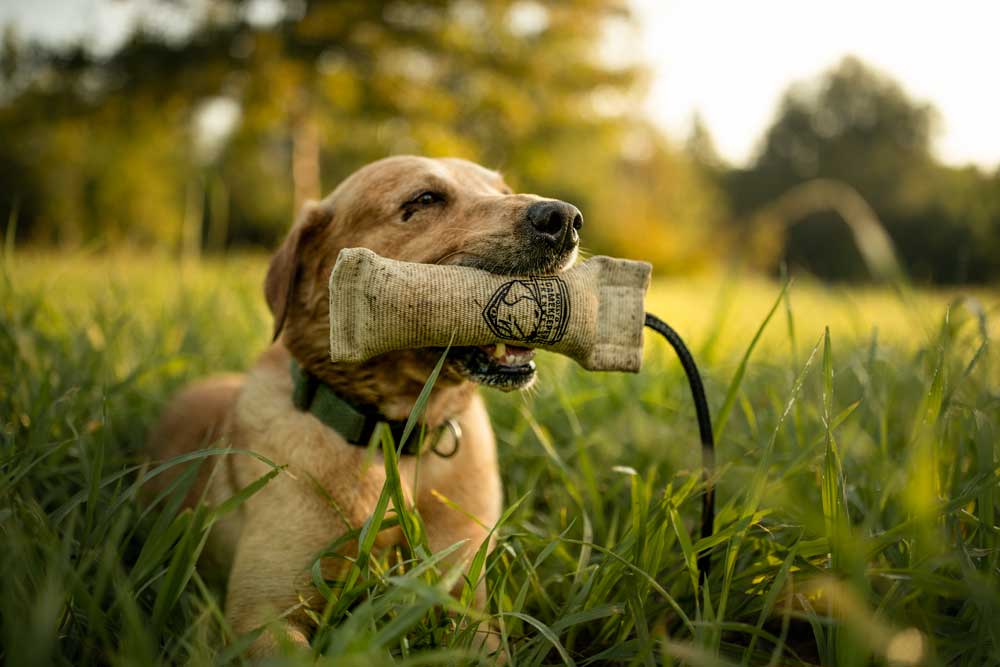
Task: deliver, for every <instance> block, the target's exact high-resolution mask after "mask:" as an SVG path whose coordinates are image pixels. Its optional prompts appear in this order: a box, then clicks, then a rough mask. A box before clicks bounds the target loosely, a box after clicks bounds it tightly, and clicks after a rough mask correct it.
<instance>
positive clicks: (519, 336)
mask: <svg viewBox="0 0 1000 667" xmlns="http://www.w3.org/2000/svg"><path fill="white" fill-rule="evenodd" d="M569 314H570V303H569V291H568V290H567V288H566V283H565V282H563V280H562V279H561V278H557V277H555V276H549V277H545V278H519V279H518V280H511V281H510V282H506V283H504V284H503V285H501V286H500V287H499V288H497V291H496V292H494V293H493V296H492V297H490V300H489V302H488V303H487V304H486V308H484V309H483V318H484V319H485V320H486V324H487V325H488V326H489V327H490V330H491V331H492V332H493V333H494V334H496V335H497V337H499V338H502V339H504V340H509V341H516V342H524V343H532V342H534V343H540V344H549V345H551V344H553V343H558V342H559V341H560V340H562V337H563V334H565V333H566V325H567V324H569Z"/></svg>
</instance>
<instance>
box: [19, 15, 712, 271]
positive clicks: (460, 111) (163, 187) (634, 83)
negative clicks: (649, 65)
mask: <svg viewBox="0 0 1000 667" xmlns="http://www.w3.org/2000/svg"><path fill="white" fill-rule="evenodd" d="M182 7H188V11H190V12H195V15H193V16H192V17H191V18H190V20H189V21H188V23H189V24H190V25H191V26H193V27H192V28H191V30H190V31H189V32H188V33H185V34H181V35H177V34H175V33H171V34H169V35H167V34H164V33H161V32H156V31H155V30H153V29H152V28H151V27H147V29H145V30H141V31H138V32H136V33H135V34H134V35H133V36H132V37H131V39H130V40H129V41H128V43H127V44H125V45H124V46H123V47H122V48H121V49H120V50H118V51H117V52H116V53H114V54H112V55H111V56H110V57H107V58H101V57H97V56H94V55H93V54H91V53H90V52H88V51H87V50H86V49H83V48H77V49H75V50H73V51H72V52H68V53H62V54H60V53H50V52H43V51H39V50H37V49H34V50H30V54H31V57H30V58H27V59H25V58H19V59H12V61H13V62H16V63H17V65H16V67H17V68H18V69H19V70H20V72H21V73H20V74H18V75H14V78H15V79H17V80H18V81H19V82H21V83H20V84H19V87H18V89H17V90H16V92H15V93H14V94H12V95H11V96H10V97H8V99H7V100H6V104H4V105H3V107H2V108H0V133H2V135H3V136H5V137H7V136H9V137H11V138H12V140H11V141H9V142H8V141H4V142H3V146H2V147H0V191H2V192H5V193H13V194H14V196H17V197H19V198H20V200H21V206H20V216H21V222H22V223H23V224H21V228H22V229H23V230H24V232H25V234H26V235H28V236H29V237H31V238H33V239H38V240H46V241H56V242H67V243H73V242H78V241H80V240H84V239H90V238H95V237H101V238H106V239H109V240H111V241H116V240H130V241H138V242H141V243H146V242H149V241H158V242H160V243H168V244H190V242H191V241H192V239H194V241H195V245H196V246H197V245H200V243H199V242H200V241H201V239H202V238H211V239H212V245H219V244H220V243H233V242H237V243H239V242H250V243H263V244H271V243H273V242H274V241H275V240H276V239H277V238H278V237H279V236H280V235H281V234H282V233H283V232H284V230H285V229H286V228H287V225H288V220H289V219H290V218H291V215H292V211H293V210H295V209H297V207H298V205H299V204H300V203H301V201H302V199H304V198H306V197H316V196H319V195H321V194H322V193H323V192H324V191H326V190H329V189H330V188H332V187H333V186H334V185H335V184H336V183H337V182H338V181H339V180H341V179H342V178H343V177H344V176H346V175H347V174H348V173H350V172H351V171H353V170H354V169H356V168H358V167H359V166H361V165H362V164H364V163H366V162H369V161H371V160H374V159H377V158H379V157H383V156H385V155H389V154H394V153H421V154H428V155H457V156H461V157H466V158H469V159H472V160H476V161H479V162H482V163H484V164H486V165H489V166H491V167H495V168H500V169H501V170H503V171H505V172H507V173H508V174H509V175H510V177H511V180H513V181H515V185H517V186H518V187H519V188H520V189H523V190H526V191H535V192H539V193H542V194H545V195H548V196H553V197H561V198H564V199H568V200H570V201H572V202H574V203H576V204H577V205H578V206H579V207H580V208H581V209H582V210H583V211H584V213H585V215H586V216H587V217H588V229H587V232H588V233H587V234H586V235H585V240H589V239H592V243H591V247H592V248H593V249H595V250H600V251H604V252H616V253H621V254H632V255H634V256H642V257H647V258H650V259H653V260H657V261H661V262H669V263H670V265H671V267H672V268H674V267H679V266H680V265H681V264H682V262H681V258H682V256H683V251H684V250H685V249H686V248H693V247H696V246H697V238H698V236H699V234H705V233H707V231H708V230H709V229H710V228H711V226H712V225H711V223H712V222H714V220H708V221H706V220H705V219H704V218H703V216H705V215H708V214H712V215H714V212H715V211H716V210H717V208H715V204H714V203H713V202H717V199H718V195H717V194H715V192H716V191H715V190H713V189H712V187H713V186H712V184H711V183H710V182H708V180H706V179H701V178H699V177H698V175H697V174H696V173H695V172H694V171H693V170H692V168H691V167H690V165H689V164H688V161H687V159H686V158H685V157H684V156H683V155H682V154H680V153H677V152H675V151H673V150H671V149H670V148H669V147H668V146H667V145H666V143H665V142H664V141H663V140H662V138H660V137H659V136H658V135H657V134H656V133H655V132H654V131H653V130H651V128H649V127H647V126H646V125H645V124H644V122H642V121H641V120H639V119H638V118H637V116H636V115H635V112H634V109H635V108H636V107H637V104H636V102H637V100H638V96H639V95H640V94H641V82H642V76H641V74H642V72H641V69H640V68H638V67H637V66H635V65H624V66H623V65H620V64H612V63H610V62H608V61H607V60H602V59H601V57H600V56H599V52H600V49H599V48H598V45H599V44H600V43H601V40H602V37H603V34H604V31H605V30H607V29H608V27H609V25H612V24H621V25H625V26H626V27H628V26H631V23H630V21H631V19H630V17H629V14H628V11H627V5H626V2H625V0H565V1H563V2H560V3H545V4H543V3H539V2H532V1H528V0H516V1H511V0H496V1H493V2H482V1H477V0H455V1H446V0H422V1H416V0H414V1H406V0H373V1H372V2H364V3H358V2H347V1H346V0H326V1H321V0H310V1H309V2H304V1H298V2H296V1H292V0H289V1H288V2H285V3H282V2H277V0H275V1H274V2H262V1H260V0H256V1H251V2H240V1H236V0H215V1H214V2H211V3H208V4H206V5H204V6H202V5H192V6H190V7H189V6H187V5H182ZM197 7H204V10H203V11H202V10H198V9H197ZM198 12H200V13H198ZM631 27H632V28H634V26H631ZM5 62H6V60H5ZM211 101H228V102H229V104H230V105H231V106H235V108H237V109H238V113H237V114H235V116H236V120H235V121H234V127H232V128H231V133H230V131H229V130H228V129H227V130H226V131H225V132H223V131H222V130H218V129H217V131H218V132H219V133H220V134H225V136H226V138H225V141H223V142H216V143H217V144H218V145H217V146H216V147H215V149H214V150H206V149H205V146H204V144H205V143H206V142H209V143H211V141H210V140H211V136H208V137H207V138H206V136H205V134H206V133H205V132H199V131H196V129H197V128H198V127H203V128H209V130H211V128H213V127H216V126H218V125H220V123H217V122H213V120H212V114H216V115H217V114H218V113H219V111H218V109H220V108H222V109H224V108H225V106H226V105H225V104H222V105H221V106H220V104H218V103H217V104H210V103H209V102H211ZM213 109H215V111H213ZM230 115H233V114H230ZM208 135H211V131H209V132H208ZM640 183H642V184H645V186H647V187H643V186H640V185H639V184H640ZM4 203H5V204H8V205H9V203H8V202H4ZM185 221H186V222H185ZM626 229H627V230H628V232H627V233H625V231H624V230H626ZM691 230H695V231H691ZM685 238H687V239H690V242H689V243H687V244H685V242H683V241H682V240H683V239H685ZM654 239H656V240H658V242H657V243H650V241H652V240H654Z"/></svg>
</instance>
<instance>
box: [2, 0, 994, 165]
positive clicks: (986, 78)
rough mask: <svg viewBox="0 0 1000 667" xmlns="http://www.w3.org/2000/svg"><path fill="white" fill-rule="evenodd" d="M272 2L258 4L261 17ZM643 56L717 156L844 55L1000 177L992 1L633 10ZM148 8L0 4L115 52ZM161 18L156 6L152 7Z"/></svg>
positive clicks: (948, 153) (687, 123) (662, 101)
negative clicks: (896, 89)
mask: <svg viewBox="0 0 1000 667" xmlns="http://www.w3.org/2000/svg"><path fill="white" fill-rule="evenodd" d="M268 2H269V0H261V1H259V2H258V3H257V4H259V5H261V6H262V7H266V6H267V4H268ZM631 3H632V5H633V7H634V9H635V12H636V19H637V26H638V29H639V37H640V39H639V41H638V44H637V46H636V48H637V50H638V54H637V55H638V56H639V57H640V58H641V59H643V60H644V61H645V62H646V64H647V65H648V66H649V67H650V70H651V74H652V78H651V81H650V88H649V94H648V97H647V100H646V105H645V110H646V113H647V114H648V115H649V116H650V117H651V118H652V119H653V120H654V121H655V122H656V123H657V124H658V125H660V126H661V127H662V128H664V130H665V131H666V132H667V133H668V134H669V135H671V136H673V137H675V138H678V139H683V137H685V136H686V134H687V132H688V131H689V129H690V127H691V120H692V117H693V115H694V114H695V113H696V112H697V113H699V114H700V115H701V117H702V119H703V120H704V121H705V124H706V125H707V126H708V129H709V131H710V132H711V133H712V136H713V138H714V140H715V143H716V147H717V148H718V150H719V152H720V154H721V155H722V156H723V157H724V158H726V159H727V160H729V161H730V162H732V163H733V164H736V165H741V164H745V163H746V162H747V161H748V160H749V159H751V158H752V156H753V154H754V149H755V147H756V146H757V144H758V142H759V140H760V137H761V136H762V134H763V132H764V131H765V129H766V128H767V126H768V125H769V124H770V122H771V121H772V120H773V118H774V114H775V112H776V108H777V104H778V101H779V99H780V96H781V93H782V92H783V91H784V90H785V89H786V88H787V87H788V85H789V84H791V83H792V82H794V81H797V80H802V79H808V78H811V77H813V76H815V75H817V74H818V73H820V72H822V71H823V70H826V69H828V68H830V67H832V66H833V65H835V64H836V63H837V62H838V61H839V60H840V59H841V58H843V57H844V56H846V55H848V54H854V55H857V56H859V57H860V58H861V59H862V60H864V61H866V62H868V63H869V64H871V65H874V66H875V67H877V68H878V69H880V70H882V71H883V72H885V73H886V74H888V75H890V76H892V77H893V78H895V79H896V80H897V81H899V82H900V83H901V84H902V86H903V88H904V89H905V90H906V91H907V92H908V93H909V94H910V95H911V96H912V97H914V98H916V99H918V100H921V101H926V102H930V103H932V104H933V105H934V106H935V107H936V108H937V109H938V110H939V112H940V115H941V127H940V133H939V136H938V137H937V141H936V144H935V149H936V152H937V154H938V157H939V158H940V159H942V160H943V161H945V162H947V163H950V164H965V163H969V162H972V163H976V164H979V165H980V166H983V167H986V168H990V169H992V168H996V167H997V166H1000V127H998V125H1000V84H998V81H1000V37H998V36H997V35H998V33H1000V1H998V0H951V1H949V2H943V1H941V0H934V1H929V0H836V1H835V2H834V1H832V0H823V1H820V0H754V1H753V2H747V1H741V0H631ZM152 4H154V3H152V2H151V0H0V23H6V22H7V21H11V20H12V21H14V22H15V23H16V24H17V26H18V28H19V31H20V32H21V33H23V34H25V35H32V36H39V37H41V38H43V39H48V40H59V39H63V38H65V37H66V36H67V35H86V36H89V37H91V38H92V39H95V40H96V42H97V44H98V46H101V47H104V48H112V47H113V46H114V45H116V44H117V43H118V42H120V40H121V39H122V37H123V36H124V35H125V33H126V32H127V30H128V26H129V25H130V23H131V20H132V18H133V17H134V16H135V15H136V14H137V13H138V12H140V11H148V10H149V7H150V6H151V5H152ZM157 6H158V7H160V8H161V9H159V10H158V11H161V12H163V11H166V12H169V11H170V10H169V9H167V10H163V9H162V7H163V6H164V5H163V3H159V4H158V5H157Z"/></svg>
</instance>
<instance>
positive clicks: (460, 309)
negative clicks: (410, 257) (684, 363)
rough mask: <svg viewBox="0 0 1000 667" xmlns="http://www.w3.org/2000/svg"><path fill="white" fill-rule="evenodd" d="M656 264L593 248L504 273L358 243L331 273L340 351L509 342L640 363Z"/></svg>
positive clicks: (345, 358) (601, 360)
mask: <svg viewBox="0 0 1000 667" xmlns="http://www.w3.org/2000/svg"><path fill="white" fill-rule="evenodd" d="M651 269H652V267H651V266H650V265H649V264H647V263H645V262H634V261H630V260H625V259H615V258H612V257H593V258H591V259H589V260H587V261H585V262H583V263H581V264H579V265H577V266H576V267H574V268H572V269H570V270H568V271H565V272H563V273H560V274H558V275H553V276H502V275H497V274H494V273H489V272H487V271H481V270H479V269H473V268H468V267H461V266H441V265H437V264H415V263H412V262H400V261H396V260H392V259H386V258H384V257H380V256H378V255H376V254H375V253H373V252H372V251H370V250H367V249H365V248H348V249H345V250H342V251H341V252H340V256H339V257H338V258H337V263H336V265H335V266H334V268H333V272H332V273H331V275H330V357H331V359H332V360H333V361H335V362H359V361H364V360H366V359H370V358H372V357H374V356H376V355H379V354H383V353H385V352H389V351H392V350H402V349H411V348H421V347H444V346H446V345H448V344H449V343H451V345H453V346H472V345H490V344H494V343H509V344H512V345H517V346H522V347H531V348H538V349H543V350H551V351H553V352H558V353H560V354H564V355H566V356H569V357H571V358H573V359H575V360H576V361H577V362H579V363H580V365H582V366H583V367H584V368H586V369H588V370H595V371H631V372H636V371H638V370H639V367H640V366H641V364H642V331H643V324H644V318H645V308H644V305H643V300H644V297H645V294H646V289H647V288H648V287H649V276H650V271H651Z"/></svg>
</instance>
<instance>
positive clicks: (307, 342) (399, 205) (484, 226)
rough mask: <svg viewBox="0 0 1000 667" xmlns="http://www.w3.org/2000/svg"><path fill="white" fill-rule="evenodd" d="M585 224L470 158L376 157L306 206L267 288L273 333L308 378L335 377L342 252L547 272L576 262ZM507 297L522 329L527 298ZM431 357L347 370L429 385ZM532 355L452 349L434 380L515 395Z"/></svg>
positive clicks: (525, 380)
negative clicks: (336, 274)
mask: <svg viewBox="0 0 1000 667" xmlns="http://www.w3.org/2000/svg"><path fill="white" fill-rule="evenodd" d="M582 224H583V217H582V216H581V214H580V211H578V210H577V209H576V207H575V206H572V205H570V204H567V203H565V202H562V201H558V200H554V199H544V198H542V197H537V196H535V195H525V194H514V193H513V192H512V191H511V189H510V188H509V187H508V186H507V185H506V184H505V183H504V181H503V178H502V177H501V176H500V174H498V173H497V172H495V171H491V170H489V169H486V168H484V167H481V166H479V165H477V164H474V163H472V162H468V161H466V160H460V159H453V158H446V159H430V158H423V157H412V156H399V157H391V158H387V159H384V160H379V161H378V162H374V163H372V164H370V165H368V166H366V167H364V168H362V169H361V170H359V171H357V172H355V173H354V174H353V175H351V176H350V177H348V178H347V179H346V180H345V181H344V182H343V183H341V184H340V186H339V187H337V189H336V190H334V191H333V193H332V194H330V195H329V196H328V197H327V198H326V199H324V200H323V201H321V202H314V203H309V204H307V205H306V206H305V210H304V211H303V212H302V215H301V217H300V219H299V221H298V222H297V223H296V224H295V226H294V227H293V228H292V230H291V231H290V232H289V234H288V237H287V238H286V239H285V241H284V243H283V244H282V246H281V247H280V248H279V250H278V252H277V253H276V254H275V255H274V258H273V259H272V261H271V265H270V268H269V269H268V272H267V279H266V281H265V293H266V296H267V302H268V305H269V306H270V308H271V312H272V313H273V315H274V323H275V324H274V335H275V337H276V338H277V337H278V335H279V334H281V335H282V336H283V340H284V342H285V344H286V346H287V347H288V348H289V349H290V350H291V352H292V353H293V354H294V355H295V357H296V358H297V359H298V360H299V361H300V362H302V363H303V364H305V365H306V366H307V367H308V368H309V369H310V370H311V371H312V372H313V373H315V374H317V375H319V376H320V377H322V378H324V379H326V380H327V381H334V380H337V379H338V378H337V377H336V376H337V375H338V370H339V371H342V370H344V369H338V368H337V367H336V366H335V365H334V364H332V363H331V362H330V361H329V358H328V356H327V336H328V327H329V311H328V309H329V305H328V301H327V281H328V279H329V276H330V271H331V270H332V268H333V264H334V262H335V261H336V259H337V255H338V253H339V252H340V250H341V249H343V248H352V247H364V248H369V249H371V250H373V251H375V252H376V253H378V254H379V255H382V256H384V257H389V258H393V259H399V260H404V261H409V262H422V263H430V264H461V265H465V266H472V267H476V268H480V269H484V270H487V271H492V272H494V273H502V274H512V275H521V274H546V273H549V274H550V273H556V272H558V271H561V270H563V269H565V268H567V267H568V266H570V265H571V264H572V263H573V261H574V260H575V258H576V255H577V249H578V247H579V235H578V231H579V229H580V227H581V225H582ZM509 296H510V298H509V299H507V301H508V302H509V303H505V304H504V308H505V312H504V316H505V318H506V319H505V321H509V324H510V326H512V327H513V326H522V327H523V326H529V325H530V321H531V312H530V311H531V305H532V304H531V303H530V299H527V298H523V299H517V298H515V297H517V295H516V294H512V295H509ZM529 296H530V294H529ZM526 323H527V324H526ZM282 332H284V333H283V334H282ZM439 355H440V350H416V351H402V352H400V353H392V354H387V355H383V357H378V358H376V359H373V360H371V361H370V362H367V363H366V364H364V365H363V366H364V369H358V368H353V369H351V371H352V372H354V373H355V374H357V373H358V372H362V373H363V372H370V371H373V369H376V368H377V367H378V366H379V365H383V366H384V365H387V364H388V365H392V366H395V367H396V368H397V369H398V368H399V367H400V364H401V363H403V364H405V365H406V367H407V368H410V369H412V371H413V373H412V374H413V375H414V377H418V376H420V374H421V373H422V374H423V377H424V378H426V376H427V373H429V371H430V369H431V368H432V367H433V364H434V362H435V361H436V360H437V358H438V357H439ZM531 356H532V352H531V350H528V349H524V348H516V347H512V346H501V347H500V349H499V350H497V347H496V346H487V347H476V348H459V349H455V350H452V352H451V353H450V355H449V360H448V362H447V364H446V368H445V372H444V373H443V374H442V377H443V378H444V379H445V381H449V380H450V381H452V382H460V381H463V380H473V381H475V382H478V383H480V384H484V385H489V386H495V387H500V388H503V389H515V388H522V387H525V386H527V385H528V384H530V383H531V381H532V380H533V379H534V374H535V367H534V363H533V362H532V360H531ZM331 376H333V377H331ZM334 383H335V384H337V385H341V388H342V383H340V382H334ZM348 393H350V392H349V391H348ZM361 398H362V400H364V399H365V397H361Z"/></svg>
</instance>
